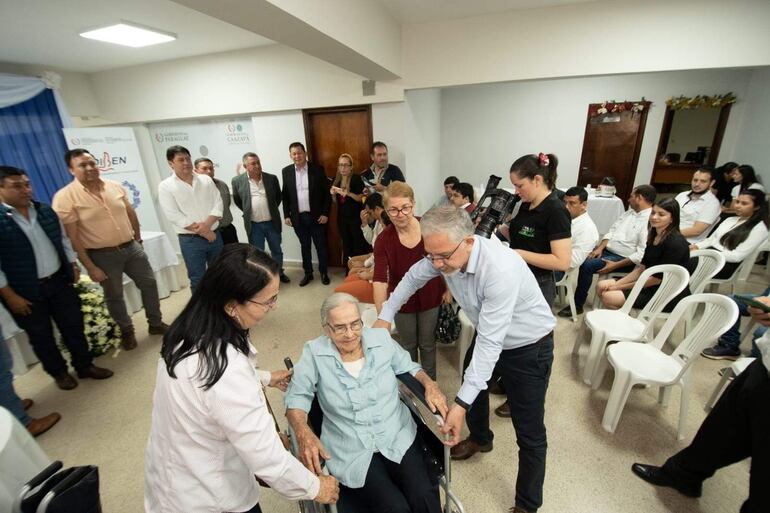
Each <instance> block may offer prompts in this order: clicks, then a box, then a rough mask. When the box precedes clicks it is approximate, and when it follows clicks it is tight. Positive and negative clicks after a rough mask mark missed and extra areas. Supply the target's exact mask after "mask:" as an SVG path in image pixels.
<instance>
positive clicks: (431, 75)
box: [401, 0, 770, 89]
mask: <svg viewBox="0 0 770 513" xmlns="http://www.w3.org/2000/svg"><path fill="white" fill-rule="evenodd" d="M769 19H770V2H768V1H767V0H732V1H730V2H725V1H724V0H676V1H671V0H625V1H620V0H603V1H598V2H587V3H578V4H573V5H562V6H557V7H548V8H542V9H531V10H517V11H508V12H503V13H495V14H490V15H484V16H476V17H472V18H463V19H457V20H448V21H431V22H427V23H416V24H406V25H404V26H402V28H401V34H402V43H401V48H402V60H403V62H402V70H403V72H402V76H403V77H404V80H403V84H404V86H405V87H406V88H407V89H411V88H416V87H444V86H450V85H464V84H477V83H488V82H500V81H508V80H531V79H542V78H556V77H577V76H588V75H606V74H617V73H639V72H650V71H666V70H684V69H714V68H727V67H740V66H767V65H770V31H769V30H767V21H768V20H769ZM730 27H735V29H736V33H735V34H734V37H730V36H726V37H721V35H722V34H726V32H725V31H726V30H729V28H730Z"/></svg>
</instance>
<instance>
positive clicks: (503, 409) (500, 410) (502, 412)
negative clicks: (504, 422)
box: [495, 401, 511, 419]
mask: <svg viewBox="0 0 770 513" xmlns="http://www.w3.org/2000/svg"><path fill="white" fill-rule="evenodd" d="M495 415H497V416H498V417H503V418H504V419H510V418H511V407H510V406H509V405H508V401H505V402H504V403H503V404H501V405H500V406H498V407H497V408H495Z"/></svg>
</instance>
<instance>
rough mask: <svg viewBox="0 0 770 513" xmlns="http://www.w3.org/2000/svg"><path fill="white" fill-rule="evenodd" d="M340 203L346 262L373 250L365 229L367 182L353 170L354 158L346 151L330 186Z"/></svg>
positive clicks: (341, 230) (340, 226) (339, 221)
mask: <svg viewBox="0 0 770 513" xmlns="http://www.w3.org/2000/svg"><path fill="white" fill-rule="evenodd" d="M329 192H330V194H331V195H332V199H333V200H334V204H335V205H337V229H338V230H339V232H340V238H342V263H343V265H347V263H348V259H349V258H350V257H353V256H357V255H364V254H366V253H369V252H371V250H372V247H371V246H370V245H369V243H368V242H366V239H364V234H363V232H361V210H362V209H363V204H362V203H361V199H362V198H363V192H364V182H363V181H362V180H361V177H360V176H358V175H357V174H355V173H354V172H353V157H351V156H350V155H348V154H347V153H343V154H342V155H340V156H339V158H338V159H337V176H335V177H334V182H333V183H332V187H331V189H330V191H329Z"/></svg>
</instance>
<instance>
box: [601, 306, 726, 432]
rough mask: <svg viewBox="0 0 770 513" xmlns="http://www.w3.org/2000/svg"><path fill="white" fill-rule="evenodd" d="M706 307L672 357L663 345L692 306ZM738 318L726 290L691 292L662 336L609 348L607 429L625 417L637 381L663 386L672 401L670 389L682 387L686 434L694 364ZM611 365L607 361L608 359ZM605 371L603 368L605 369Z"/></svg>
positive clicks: (681, 416) (681, 413) (681, 412)
mask: <svg viewBox="0 0 770 513" xmlns="http://www.w3.org/2000/svg"><path fill="white" fill-rule="evenodd" d="M700 306H703V308H704V314H703V316H702V317H701V318H700V320H698V322H697V323H696V324H695V325H694V326H693V328H692V330H691V331H690V332H689V333H688V334H687V335H686V336H685V337H684V339H683V340H682V341H681V342H680V343H679V345H678V346H677V347H676V349H674V351H673V353H671V355H667V354H665V353H664V352H663V351H661V348H662V347H663V344H664V343H665V342H666V340H667V339H668V338H669V336H670V335H671V332H672V330H673V329H674V327H675V326H676V325H677V323H678V322H679V321H680V319H681V318H682V316H684V315H686V314H687V313H688V311H689V310H691V309H694V308H696V307H700ZM737 318H738V307H737V306H736V304H735V303H734V302H733V301H732V300H731V299H730V298H728V297H726V296H722V295H720V294H697V295H694V296H689V297H686V298H684V299H682V301H680V302H679V304H678V305H676V308H674V311H673V312H672V313H671V317H669V319H668V320H667V321H666V323H665V324H664V325H663V328H662V329H661V330H660V332H659V333H658V335H657V336H656V337H655V338H654V339H653V340H652V341H651V342H648V343H639V342H643V341H642V340H637V341H621V342H618V343H617V344H613V345H611V346H610V347H609V348H608V349H607V361H608V362H609V363H610V364H611V365H612V366H613V367H614V368H615V380H614V381H613V383H612V390H611V391H610V396H609V398H608V400H607V407H606V408H605V410H604V417H603V418H602V427H603V428H604V429H605V430H607V431H609V432H610V433H614V432H615V428H616V427H617V425H618V421H619V420H620V415H621V413H622V412H623V407H624V406H625V404H626V401H627V400H628V394H629V393H630V392H631V388H632V387H633V386H634V385H636V384H644V385H652V386H659V387H661V388H660V394H659V401H660V402H661V403H662V404H664V405H665V404H666V402H667V399H668V395H669V393H670V390H671V389H670V387H672V386H673V385H679V386H680V387H682V395H681V401H680V406H679V426H678V429H677V439H679V440H682V439H683V438H684V424H685V421H686V418H687V415H686V414H687V405H688V401H689V386H690V373H689V370H690V365H692V363H693V362H694V361H696V360H698V358H696V355H697V354H698V353H699V352H700V351H701V350H702V349H703V348H704V347H706V346H707V345H708V344H710V343H713V342H714V341H716V339H717V338H719V336H720V335H722V334H723V333H724V332H725V331H727V330H728V329H729V328H730V326H732V325H733V323H734V322H735V320H736V319H737ZM601 365H602V367H605V368H606V365H607V364H606V363H604V362H602V364H601ZM601 374H603V372H602V373H601Z"/></svg>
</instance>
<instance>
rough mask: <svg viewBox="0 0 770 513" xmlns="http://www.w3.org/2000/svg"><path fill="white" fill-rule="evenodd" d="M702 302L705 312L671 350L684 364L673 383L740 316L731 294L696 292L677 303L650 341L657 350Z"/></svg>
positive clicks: (677, 359)
mask: <svg viewBox="0 0 770 513" xmlns="http://www.w3.org/2000/svg"><path fill="white" fill-rule="evenodd" d="M701 305H703V314H702V315H701V316H700V318H699V319H698V321H697V322H695V323H694V324H693V325H692V326H691V327H690V329H689V331H688V332H687V333H686V335H685V337H684V339H682V341H681V342H680V343H679V344H678V345H677V346H676V349H674V351H673V352H672V353H671V357H672V358H674V360H676V361H677V362H678V363H679V364H680V365H681V366H682V368H681V370H680V371H679V375H677V377H676V379H674V380H673V382H676V381H679V379H680V378H681V376H682V374H683V373H684V372H685V371H686V370H687V368H688V367H689V366H690V364H692V362H693V361H694V360H696V359H697V358H696V357H697V355H698V353H700V352H701V350H703V349H704V348H705V347H706V346H708V345H711V344H713V343H714V342H716V341H717V339H718V338H719V337H720V336H721V335H722V334H723V333H724V332H726V331H727V330H728V329H730V327H732V325H733V324H735V321H736V320H737V319H738V305H736V304H735V301H733V300H732V299H730V298H729V297H727V296H724V295H722V294H694V295H692V296H688V297H686V298H684V299H682V300H681V301H680V302H679V303H678V304H677V305H676V307H675V308H674V311H673V312H671V315H670V316H669V318H668V319H667V320H666V322H665V324H664V325H663V327H662V328H661V329H660V331H659V332H658V334H657V335H656V336H655V338H654V339H653V340H652V342H650V344H651V345H653V346H654V347H656V348H658V349H660V348H662V347H663V344H665V343H666V340H668V338H669V336H671V332H672V331H673V330H674V328H675V327H676V325H677V324H678V323H679V321H680V320H681V319H682V317H683V316H685V315H692V313H693V312H695V310H696V309H697V307H699V306H701Z"/></svg>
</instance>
